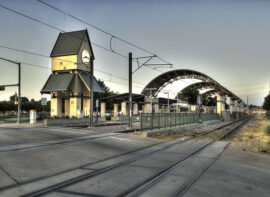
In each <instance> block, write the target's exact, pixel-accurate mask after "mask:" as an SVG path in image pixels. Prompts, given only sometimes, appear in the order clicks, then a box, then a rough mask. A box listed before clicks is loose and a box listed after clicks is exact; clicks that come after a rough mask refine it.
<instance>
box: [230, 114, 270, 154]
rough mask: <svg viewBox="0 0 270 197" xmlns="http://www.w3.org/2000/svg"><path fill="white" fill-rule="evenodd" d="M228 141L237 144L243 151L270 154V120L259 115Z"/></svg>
mask: <svg viewBox="0 0 270 197" xmlns="http://www.w3.org/2000/svg"><path fill="white" fill-rule="evenodd" d="M227 140H231V141H233V142H234V143H236V145H238V146H239V147H240V148H241V149H242V151H248V152H260V153H268V154H270V120H267V119H266V118H265V116H264V115H258V116H256V117H255V118H254V119H253V120H251V121H249V123H248V124H246V125H245V126H244V127H243V128H242V129H241V130H240V131H239V132H237V133H234V134H233V135H231V136H230V137H228V138H227Z"/></svg>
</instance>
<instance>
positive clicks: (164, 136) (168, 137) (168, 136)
mask: <svg viewBox="0 0 270 197" xmlns="http://www.w3.org/2000/svg"><path fill="white" fill-rule="evenodd" d="M182 136H183V134H182V133H180V132H179V133H176V132H174V133H164V134H160V135H156V136H151V138H155V139H160V140H175V139H177V138H179V137H182Z"/></svg>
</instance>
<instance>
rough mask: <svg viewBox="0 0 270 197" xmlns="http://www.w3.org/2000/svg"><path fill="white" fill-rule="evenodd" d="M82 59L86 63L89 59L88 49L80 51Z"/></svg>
mask: <svg viewBox="0 0 270 197" xmlns="http://www.w3.org/2000/svg"><path fill="white" fill-rule="evenodd" d="M82 61H83V63H84V64H88V63H89V61H90V55H89V52H88V50H86V49H84V50H83V52H82Z"/></svg>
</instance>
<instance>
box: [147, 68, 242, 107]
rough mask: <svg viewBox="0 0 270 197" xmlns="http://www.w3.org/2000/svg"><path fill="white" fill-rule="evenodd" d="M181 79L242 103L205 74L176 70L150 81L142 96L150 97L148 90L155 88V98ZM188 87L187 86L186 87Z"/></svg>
mask: <svg viewBox="0 0 270 197" xmlns="http://www.w3.org/2000/svg"><path fill="white" fill-rule="evenodd" d="M181 79H198V80H201V81H202V82H198V83H195V84H191V85H190V86H194V87H212V88H213V89H214V90H216V91H217V93H219V94H221V95H226V96H228V97H230V98H231V99H233V100H237V101H238V102H242V103H244V102H243V101H242V100H241V99H240V98H239V97H238V96H236V95H235V94H233V93H232V92H231V91H229V90H228V89H226V88H225V87H223V86H222V85H220V84H219V83H218V82H217V81H215V80H214V79H212V78H211V77H209V76H207V75H206V74H203V73H201V72H198V71H195V70H188V69H178V70H172V71H168V72H166V73H163V74H161V75H159V76H157V77H156V78H154V79H153V80H152V81H150V82H149V83H148V84H147V85H146V86H145V88H144V89H143V90H142V94H143V95H145V96H149V95H150V91H149V88H155V90H152V94H153V96H155V97H156V96H157V95H158V93H159V92H160V91H161V90H162V89H163V88H164V87H165V86H167V85H169V84H171V83H173V82H175V81H178V80H181ZM188 87H189V86H188Z"/></svg>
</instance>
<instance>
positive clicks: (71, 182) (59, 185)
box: [22, 121, 245, 196]
mask: <svg viewBox="0 0 270 197" xmlns="http://www.w3.org/2000/svg"><path fill="white" fill-rule="evenodd" d="M238 122H240V123H238ZM244 123H245V121H243V122H241V121H235V122H232V123H229V124H227V125H223V126H220V127H218V128H214V129H212V130H210V131H207V132H204V133H202V134H200V135H198V136H202V135H207V134H208V133H211V132H212V131H216V130H221V129H225V128H227V127H229V126H233V128H232V129H230V130H229V131H226V132H225V134H224V135H223V136H221V137H220V138H218V139H215V140H213V141H211V142H210V143H208V144H207V145H204V146H203V147H201V148H199V149H198V150H196V151H194V152H192V153H191V154H190V155H188V156H186V157H185V158H183V159H181V160H179V161H177V162H176V163H175V164H174V165H171V166H169V167H167V168H166V169H163V170H162V171H161V172H159V173H158V174H155V175H154V176H151V177H149V178H148V179H146V180H144V181H143V182H141V183H139V184H136V185H135V186H133V187H132V188H129V189H127V190H125V191H123V192H122V193H120V194H119V195H118V196H136V195H137V194H139V193H142V192H143V191H145V189H146V188H148V187H149V185H152V184H153V183H157V182H158V180H161V179H162V177H164V176H165V175H166V174H168V173H169V172H170V171H171V170H173V169H175V168H177V167H178V165H180V164H181V162H183V161H185V160H186V159H188V158H190V157H192V156H194V155H196V154H197V153H199V152H200V151H202V150H204V149H205V148H207V147H208V146H210V145H211V144H213V143H214V142H216V141H217V140H219V139H221V138H223V137H225V136H226V135H228V134H229V133H231V132H232V131H233V130H235V129H237V128H238V127H240V126H241V125H243V124H244ZM191 139H194V138H192V137H190V138H186V139H185V140H182V141H177V142H174V143H169V144H168V145H166V146H161V147H160V149H157V150H154V151H150V152H147V153H145V154H141V155H139V156H135V157H133V158H131V159H128V160H125V161H123V162H119V163H116V164H114V165H111V166H108V167H105V168H102V169H99V170H96V171H93V172H89V173H86V174H83V175H81V176H78V177H75V178H72V179H69V180H67V181H63V182H60V183H57V184H54V185H51V186H49V187H45V188H42V189H40V190H36V191H33V192H30V193H27V194H25V195H22V196H41V195H44V194H47V193H50V192H53V191H57V190H59V189H61V188H65V187H67V186H70V185H74V184H76V183H79V182H81V181H84V180H87V179H90V178H93V177H95V176H98V175H101V174H103V173H105V172H109V171H110V170H113V169H116V168H119V167H121V166H125V165H127V164H130V163H132V162H134V161H137V160H140V159H143V158H146V157H147V156H149V155H152V154H154V153H158V152H161V151H164V150H166V149H168V148H170V147H172V146H174V145H176V144H181V143H183V142H186V141H188V140H191ZM160 144H165V143H160ZM155 145H157V144H153V145H151V146H148V147H144V148H141V149H140V150H134V151H133V152H139V151H141V150H144V149H147V148H149V147H152V146H155ZM126 154H128V153H126ZM121 155H125V154H121ZM116 157H118V156H115V157H112V158H116ZM98 162H100V161H98ZM86 165H89V164H86ZM86 165H85V166H86ZM209 165H210V164H209ZM206 167H207V166H206ZM79 168H82V166H80V167H79ZM74 169H75V168H74ZM74 169H73V170H74ZM39 180H42V179H39ZM192 180H193V179H192ZM33 181H35V180H33ZM28 183H31V181H30V182H28ZM146 185H147V186H146ZM188 185H189V184H187V186H188ZM185 188H187V187H185ZM181 191H182V190H181ZM178 193H179V192H178Z"/></svg>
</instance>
